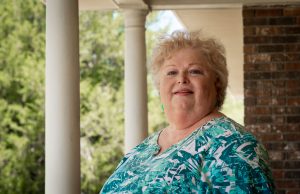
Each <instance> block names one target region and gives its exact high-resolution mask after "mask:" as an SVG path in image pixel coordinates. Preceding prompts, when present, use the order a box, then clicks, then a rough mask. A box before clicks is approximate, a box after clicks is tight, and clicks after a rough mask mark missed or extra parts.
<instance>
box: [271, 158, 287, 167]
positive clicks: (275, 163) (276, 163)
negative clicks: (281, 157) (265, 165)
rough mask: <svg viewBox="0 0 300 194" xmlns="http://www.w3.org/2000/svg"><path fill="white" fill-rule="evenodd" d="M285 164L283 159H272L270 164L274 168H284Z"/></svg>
mask: <svg viewBox="0 0 300 194" xmlns="http://www.w3.org/2000/svg"><path fill="white" fill-rule="evenodd" d="M283 165H284V163H283V161H277V160H272V161H271V162H270V166H271V168H272V169H282V168H283Z"/></svg>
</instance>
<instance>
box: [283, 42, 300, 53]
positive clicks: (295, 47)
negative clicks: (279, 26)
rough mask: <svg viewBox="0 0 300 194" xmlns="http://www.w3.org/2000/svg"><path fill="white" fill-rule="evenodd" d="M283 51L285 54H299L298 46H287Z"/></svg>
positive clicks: (299, 47) (299, 48)
mask: <svg viewBox="0 0 300 194" xmlns="http://www.w3.org/2000/svg"><path fill="white" fill-rule="evenodd" d="M284 49H285V51H286V52H299V51H300V44H287V45H285V48H284Z"/></svg>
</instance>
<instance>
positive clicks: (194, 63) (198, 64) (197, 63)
mask: <svg viewBox="0 0 300 194" xmlns="http://www.w3.org/2000/svg"><path fill="white" fill-rule="evenodd" d="M193 65H197V66H204V65H202V64H200V63H199V62H193V63H189V64H188V66H193ZM169 66H176V65H175V64H167V65H163V66H162V67H169Z"/></svg>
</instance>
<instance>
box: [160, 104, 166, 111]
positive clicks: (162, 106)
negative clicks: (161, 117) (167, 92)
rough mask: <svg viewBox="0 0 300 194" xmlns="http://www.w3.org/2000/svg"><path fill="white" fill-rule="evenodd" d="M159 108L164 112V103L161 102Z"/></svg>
mask: <svg viewBox="0 0 300 194" xmlns="http://www.w3.org/2000/svg"><path fill="white" fill-rule="evenodd" d="M160 107H161V110H162V111H163V112H165V107H164V105H163V104H161V106H160Z"/></svg>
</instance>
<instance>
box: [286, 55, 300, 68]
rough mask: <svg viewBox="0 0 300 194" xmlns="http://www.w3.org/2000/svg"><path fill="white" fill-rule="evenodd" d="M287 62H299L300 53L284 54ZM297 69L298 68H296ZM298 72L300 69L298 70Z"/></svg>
mask: <svg viewBox="0 0 300 194" xmlns="http://www.w3.org/2000/svg"><path fill="white" fill-rule="evenodd" d="M286 59H287V61H289V62H290V61H298V62H299V61H300V52H299V53H288V54H286ZM298 68H299V67H298ZM298 70H300V69H298Z"/></svg>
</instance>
